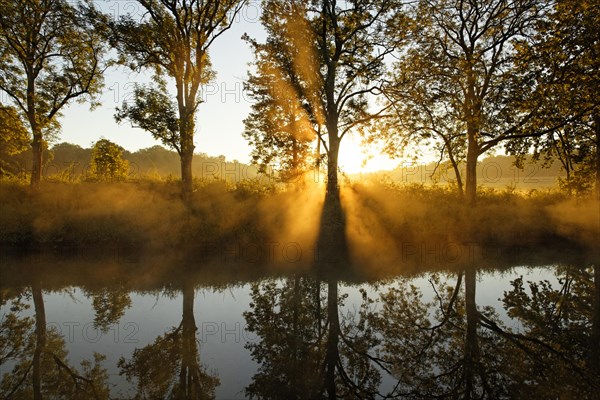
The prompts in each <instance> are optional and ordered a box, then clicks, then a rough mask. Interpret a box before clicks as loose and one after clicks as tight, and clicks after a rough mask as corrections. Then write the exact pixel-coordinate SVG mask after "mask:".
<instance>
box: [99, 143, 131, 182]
mask: <svg viewBox="0 0 600 400" xmlns="http://www.w3.org/2000/svg"><path fill="white" fill-rule="evenodd" d="M122 156H123V148H122V147H121V146H118V145H116V144H115V143H113V142H111V141H110V140H108V139H100V140H98V141H97V142H96V144H94V147H93V149H92V159H91V160H90V177H91V178H92V179H95V180H99V181H107V182H114V181H123V180H125V179H127V174H128V172H129V162H128V161H126V160H124V159H123V157H122Z"/></svg>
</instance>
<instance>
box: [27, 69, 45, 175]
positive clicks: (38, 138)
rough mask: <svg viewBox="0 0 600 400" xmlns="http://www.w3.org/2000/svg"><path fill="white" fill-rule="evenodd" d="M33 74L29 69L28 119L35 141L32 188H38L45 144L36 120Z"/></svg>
mask: <svg viewBox="0 0 600 400" xmlns="http://www.w3.org/2000/svg"><path fill="white" fill-rule="evenodd" d="M32 75H33V72H32V71H31V70H30V69H29V68H28V69H27V77H28V79H27V119H28V120H29V126H30V127H31V134H32V135H33V141H32V142H31V152H32V154H33V160H32V161H33V162H32V166H31V186H38V185H39V184H40V182H41V180H42V153H43V149H44V142H43V136H42V129H41V127H40V125H39V124H38V120H37V118H36V107H35V81H34V79H33V78H32Z"/></svg>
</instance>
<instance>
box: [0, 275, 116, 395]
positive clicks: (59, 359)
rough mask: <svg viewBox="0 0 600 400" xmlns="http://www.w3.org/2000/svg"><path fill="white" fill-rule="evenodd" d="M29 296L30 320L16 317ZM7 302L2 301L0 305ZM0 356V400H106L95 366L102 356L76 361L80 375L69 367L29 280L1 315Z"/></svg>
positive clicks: (102, 373) (36, 286)
mask: <svg viewBox="0 0 600 400" xmlns="http://www.w3.org/2000/svg"><path fill="white" fill-rule="evenodd" d="M29 298H32V300H33V306H34V317H33V318H32V317H26V316H25V317H24V316H21V314H22V313H23V311H25V310H27V309H28V308H29V305H28V304H26V303H25V302H24V300H26V299H29ZM7 302H8V300H7V299H6V300H5V299H2V304H0V305H5V304H7ZM0 354H1V362H2V364H3V365H5V364H8V363H10V364H12V365H13V367H12V370H11V372H10V373H6V374H4V376H3V377H2V382H1V384H0V392H1V393H2V398H4V399H36V400H37V399H40V400H41V399H44V398H48V399H56V398H61V399H62V398H68V399H108V397H109V393H108V385H107V380H108V374H107V372H106V370H105V369H104V368H103V367H102V366H101V362H102V361H103V360H104V359H105V356H103V355H101V354H98V353H94V361H93V362H91V361H88V360H84V361H82V362H81V371H79V370H77V369H75V368H73V367H71V366H70V365H69V362H68V353H67V351H66V349H65V340H64V339H63V337H62V334H61V333H60V332H59V331H58V330H57V329H55V328H50V329H48V328H47V325H46V309H45V305H44V298H43V292H42V286H41V282H40V280H39V278H37V277H36V276H34V277H33V278H32V280H31V285H30V287H29V288H28V289H25V290H23V291H22V292H20V293H17V294H16V296H15V298H13V299H12V301H11V306H10V310H9V311H8V313H6V314H4V315H3V316H2V323H1V326H0Z"/></svg>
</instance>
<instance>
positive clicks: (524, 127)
mask: <svg viewBox="0 0 600 400" xmlns="http://www.w3.org/2000/svg"><path fill="white" fill-rule="evenodd" d="M545 7H546V3H545V2H539V1H535V0H517V1H508V0H485V1H479V0H478V1H475V0H460V1H458V0H421V1H418V2H416V4H415V5H414V6H413V7H410V9H409V12H410V15H411V17H412V23H413V28H412V29H413V31H412V33H411V35H410V40H409V41H408V45H407V46H405V47H404V51H402V52H401V53H400V60H399V62H398V63H397V64H396V66H395V78H396V80H395V81H394V82H392V83H391V84H390V85H386V88H385V92H386V93H387V97H388V99H389V100H390V104H392V105H399V108H397V110H399V111H400V113H399V115H397V117H398V118H399V119H400V121H409V122H408V123H407V124H406V125H407V126H408V127H409V128H411V129H417V130H418V132H417V134H419V132H420V134H422V135H424V136H425V137H438V138H440V139H441V140H442V149H443V150H446V151H451V152H457V153H454V154H455V155H454V163H456V162H458V161H459V160H460V159H461V158H462V157H463V156H462V154H464V159H465V160H466V180H465V181H466V182H465V190H466V196H467V200H468V202H469V203H471V204H473V203H475V199H476V191H477V160H478V158H479V156H480V155H482V154H484V153H486V152H488V151H490V150H492V149H494V148H495V147H496V146H497V145H498V144H500V143H502V142H505V141H507V140H511V139H517V138H522V137H527V136H532V135H542V134H544V133H545V132H548V131H550V130H553V129H554V127H548V128H547V129H543V130H532V129H531V127H530V123H531V121H532V120H534V119H535V117H536V116H537V115H538V110H539V104H540V103H539V101H540V100H541V99H539V98H537V97H534V98H531V96H530V94H531V92H532V91H533V90H534V89H533V88H534V87H535V81H534V80H533V79H532V77H531V75H530V74H528V72H529V71H528V70H527V69H526V68H525V69H524V68H523V67H524V65H523V64H519V63H518V56H519V53H518V52H517V48H518V46H520V45H522V43H523V42H524V41H526V40H528V37H529V35H531V34H532V33H533V32H534V31H535V27H536V25H535V24H536V21H538V20H539V19H540V18H541V16H542V15H543V13H544V11H545ZM397 35H403V32H400V33H397ZM407 98H409V99H410V104H409V105H408V106H404V105H403V104H402V102H403V101H405V100H406V99H407ZM535 100H538V101H537V102H535ZM414 111H417V112H419V115H418V116H417V117H413V116H411V115H407V113H411V112H414ZM401 127H402V126H401ZM400 134H402V131H400ZM411 134H414V133H411ZM463 149H464V150H465V153H462V150H463ZM455 169H456V168H455ZM456 171H458V169H456Z"/></svg>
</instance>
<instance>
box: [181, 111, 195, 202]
mask: <svg viewBox="0 0 600 400" xmlns="http://www.w3.org/2000/svg"><path fill="white" fill-rule="evenodd" d="M179 114H180V124H181V126H180V128H179V129H180V131H179V132H180V135H181V139H180V140H181V188H182V193H183V197H184V199H188V198H189V196H190V195H191V194H192V191H193V184H194V179H193V176H192V160H193V159H194V115H193V113H190V112H187V111H186V110H185V109H184V108H183V107H180V110H179Z"/></svg>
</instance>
